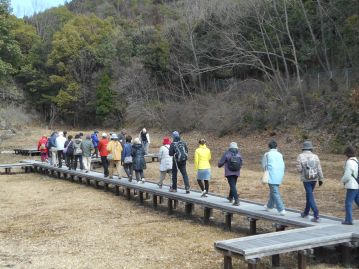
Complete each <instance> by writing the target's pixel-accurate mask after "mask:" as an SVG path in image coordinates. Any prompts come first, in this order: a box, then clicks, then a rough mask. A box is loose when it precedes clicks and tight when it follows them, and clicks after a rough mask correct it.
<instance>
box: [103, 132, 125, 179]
mask: <svg viewBox="0 0 359 269" xmlns="http://www.w3.org/2000/svg"><path fill="white" fill-rule="evenodd" d="M106 149H107V151H108V153H109V155H108V156H107V159H108V160H109V162H110V164H109V174H110V178H113V171H114V169H115V166H116V170H117V174H118V178H121V156H122V145H121V143H120V142H119V141H118V136H117V135H116V134H112V135H111V141H110V142H109V143H108V144H107V148H106Z"/></svg>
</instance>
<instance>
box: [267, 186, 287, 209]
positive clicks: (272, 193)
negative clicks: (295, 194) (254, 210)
mask: <svg viewBox="0 0 359 269" xmlns="http://www.w3.org/2000/svg"><path fill="white" fill-rule="evenodd" d="M268 186H269V200H268V203H267V208H269V209H272V208H274V206H275V207H276V208H277V210H278V212H281V211H283V210H284V204H283V201H282V198H281V196H280V192H279V185H278V184H268Z"/></svg>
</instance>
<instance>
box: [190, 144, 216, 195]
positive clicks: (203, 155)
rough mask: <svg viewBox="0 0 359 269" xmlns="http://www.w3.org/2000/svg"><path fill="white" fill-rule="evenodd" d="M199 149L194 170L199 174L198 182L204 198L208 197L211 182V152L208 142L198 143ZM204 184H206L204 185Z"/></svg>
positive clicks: (196, 152) (195, 155) (195, 156)
mask: <svg viewBox="0 0 359 269" xmlns="http://www.w3.org/2000/svg"><path fill="white" fill-rule="evenodd" d="M198 144H199V146H198V148H197V149H196V151H195V153H194V170H195V171H196V172H197V182H198V185H199V187H200V188H201V191H202V197H207V194H208V191H209V181H210V180H211V164H210V163H209V162H210V160H211V159H212V155H211V150H210V149H209V148H207V145H206V140H205V139H203V138H202V139H200V140H199V141H198ZM203 183H204V184H203Z"/></svg>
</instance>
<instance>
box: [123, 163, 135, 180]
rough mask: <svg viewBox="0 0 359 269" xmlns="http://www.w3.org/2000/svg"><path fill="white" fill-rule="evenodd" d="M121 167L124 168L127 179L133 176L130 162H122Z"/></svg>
mask: <svg viewBox="0 0 359 269" xmlns="http://www.w3.org/2000/svg"><path fill="white" fill-rule="evenodd" d="M123 169H124V170H125V172H126V175H127V177H128V179H132V177H133V168H132V163H124V164H123Z"/></svg>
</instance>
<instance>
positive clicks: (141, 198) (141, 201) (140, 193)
mask: <svg viewBox="0 0 359 269" xmlns="http://www.w3.org/2000/svg"><path fill="white" fill-rule="evenodd" d="M139 196H140V203H141V204H143V191H140V192H139Z"/></svg>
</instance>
